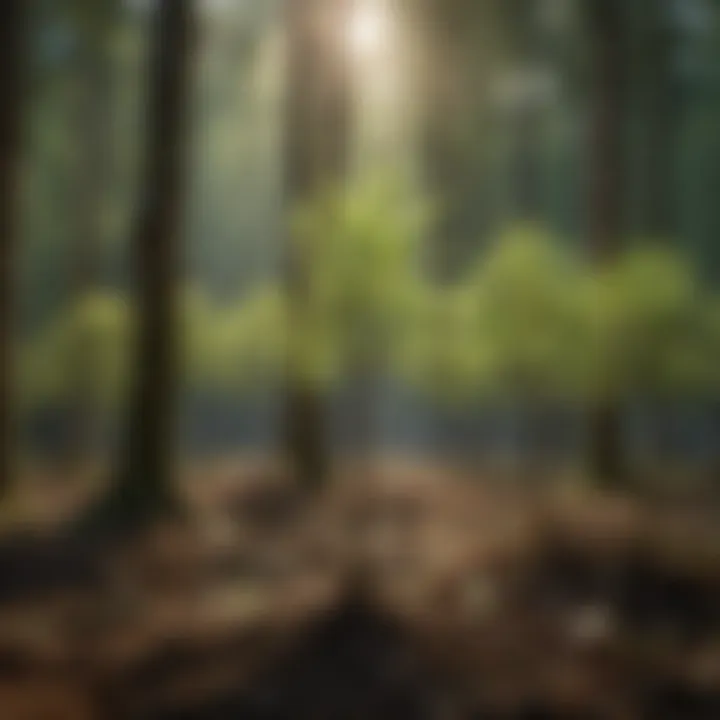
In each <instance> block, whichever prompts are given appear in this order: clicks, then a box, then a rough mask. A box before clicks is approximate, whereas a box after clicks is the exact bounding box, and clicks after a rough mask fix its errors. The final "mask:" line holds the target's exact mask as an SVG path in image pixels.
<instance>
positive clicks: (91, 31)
mask: <svg viewBox="0 0 720 720" xmlns="http://www.w3.org/2000/svg"><path fill="white" fill-rule="evenodd" d="M115 8H116V2H115V0H102V1H101V2H97V3H93V4H91V5H86V4H81V5H80V7H78V9H77V13H76V18H75V21H76V23H77V25H78V35H79V43H78V48H77V50H76V54H75V69H74V84H73V89H72V90H73V91H72V97H71V103H72V107H71V113H72V116H73V126H74V129H75V131H76V132H77V143H76V147H77V151H76V153H75V162H76V164H75V168H74V178H73V182H74V189H75V198H76V201H77V204H76V209H75V216H74V220H75V232H74V235H73V240H74V243H73V265H74V267H73V271H74V272H73V285H74V287H73V288H72V292H73V295H74V297H75V300H76V302H77V303H82V301H83V300H84V298H85V297H86V296H87V294H88V293H89V292H90V291H91V290H92V288H93V285H94V284H95V283H97V281H98V273H99V260H100V252H101V244H102V240H103V239H104V238H103V210H104V206H105V202H106V197H107V190H108V175H109V172H110V165H111V155H112V152H111V145H112V134H111V124H112V115H111V87H112V82H111V81H112V77H111V74H112V66H111V50H110V48H109V46H108V43H109V41H110V39H111V32H112V23H113V19H114V17H113V16H114V10H115ZM74 341H75V346H74V356H73V363H72V366H71V367H70V368H69V371H70V373H72V378H73V379H72V391H73V396H72V398H71V408H70V419H69V424H68V425H69V427H68V430H69V437H68V445H67V447H66V452H65V455H66V460H67V469H68V471H69V473H70V474H76V473H77V472H78V471H79V470H82V469H83V466H84V465H85V463H86V462H87V460H88V459H89V458H90V457H91V456H92V454H93V453H94V452H96V451H97V450H98V447H97V442H98V440H99V438H98V425H99V420H100V418H99V417H98V412H97V405H96V401H95V399H94V398H93V394H94V392H96V388H97V384H98V383H97V377H98V372H99V368H98V367H97V366H96V364H95V363H94V358H93V355H92V353H91V352H90V353H89V352H88V348H87V343H86V338H85V337H84V336H82V335H78V336H77V337H75V338H74Z"/></svg>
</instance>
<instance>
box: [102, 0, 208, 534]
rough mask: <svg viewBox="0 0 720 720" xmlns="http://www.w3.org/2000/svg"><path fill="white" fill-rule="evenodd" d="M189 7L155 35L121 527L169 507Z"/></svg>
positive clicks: (183, 2) (183, 5) (116, 503)
mask: <svg viewBox="0 0 720 720" xmlns="http://www.w3.org/2000/svg"><path fill="white" fill-rule="evenodd" d="M193 5H194V3H193V0H159V3H158V6H157V11H156V15H155V18H154V27H153V48H152V57H151V66H150V87H149V96H148V115H147V123H148V124H147V139H146V151H145V157H144V162H145V167H144V175H143V181H142V193H143V194H142V197H141V200H140V202H141V205H140V212H139V215H138V217H137V226H136V228H135V234H134V237H133V251H134V256H135V264H136V269H137V273H138V278H137V280H138V317H137V329H136V332H137V337H136V349H135V360H134V367H133V373H134V378H133V383H134V384H133V386H132V388H131V396H130V401H129V402H130V407H129V415H128V418H127V428H126V435H125V438H124V446H123V457H122V459H121V465H120V467H119V471H118V475H117V477H116V478H115V483H114V485H113V487H112V488H111V491H110V497H109V498H108V499H107V501H108V503H107V507H108V509H109V510H110V511H111V512H112V513H114V514H115V516H116V517H117V518H118V519H119V520H121V521H122V522H123V523H126V522H134V521H142V520H143V519H145V518H149V517H153V516H154V515H155V514H156V513H158V512H164V511H166V510H169V509H172V508H173V506H174V505H175V497H174V493H173V490H172V477H173V462H172V453H171V450H172V438H173V434H174V429H175V428H174V418H175V413H174V408H173V401H174V397H175V391H176V382H177V375H178V350H179V347H178V340H177V337H176V335H177V321H176V317H175V293H176V290H177V283H178V261H179V240H180V233H181V229H182V220H183V185H184V182H185V170H184V156H185V150H186V142H185V140H186V130H187V119H188V113H187V105H188V100H189V93H190V87H191V67H192V63H191V58H192V54H193V52H192V51H193V43H194V41H195V37H194V32H195V17H194V7H193Z"/></svg>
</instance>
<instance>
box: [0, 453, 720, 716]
mask: <svg viewBox="0 0 720 720" xmlns="http://www.w3.org/2000/svg"><path fill="white" fill-rule="evenodd" d="M201 475H202V478H197V477H196V478H191V479H188V481H187V482H185V483H184V485H183V487H184V490H185V494H186V497H187V500H188V505H189V507H190V509H191V512H190V514H189V517H187V518H186V520H185V521H184V522H183V523H182V524H177V525H173V524H167V525H157V526H156V527H154V528H152V529H151V530H149V531H148V532H146V533H145V534H143V535H142V536H137V537H135V538H134V539H133V540H132V541H125V542H123V543H122V544H119V545H115V546H112V547H105V546H100V545H96V544H93V543H87V542H86V543H84V544H82V545H80V544H78V543H77V542H73V541H71V540H68V539H67V536H66V535H65V534H64V533H63V527H64V526H65V523H66V521H67V518H68V517H69V516H71V515H72V514H73V513H74V512H75V511H76V510H77V506H78V505H79V504H81V503H82V501H83V498H84V497H85V496H86V495H87V494H88V492H89V488H90V485H88V486H87V488H86V490H87V492H86V491H85V490H82V489H81V490H78V489H75V490H73V491H69V490H68V489H67V488H65V489H63V488H58V487H57V486H56V485H53V484H46V485H43V484H42V483H41V481H38V483H39V485H38V486H37V487H34V488H33V489H32V492H31V493H30V491H28V492H29V493H30V495H31V496H32V497H33V498H34V499H35V500H34V503H35V504H33V503H32V502H27V503H25V504H22V503H18V504H16V508H18V507H20V506H21V505H22V507H23V512H22V513H21V512H20V511H17V512H16V515H15V520H14V522H5V523H4V529H3V531H2V533H1V534H0V718H2V720H230V719H232V718H243V719H248V720H253V719H257V720H291V719H292V720H295V719H298V720H305V719H307V720H353V719H357V720H371V719H372V720H375V719H380V720H384V719H387V720H391V719H392V720H402V719H403V718H407V719H408V720H413V719H416V718H417V719H418V720H425V719H427V720H471V719H473V718H498V719H501V718H507V719H511V718H512V719H516V718H518V719H519V718H528V719H529V718H558V719H565V720H568V719H570V718H576V719H578V720H580V719H592V718H597V719H598V720H604V719H606V718H607V719H608V720H615V719H617V720H624V719H628V720H630V719H632V720H635V719H644V718H647V719H648V720H666V719H667V720H670V719H675V718H677V719H682V720H696V719H706V718H707V719H710V718H713V719H717V718H720V523H718V522H717V518H718V517H720V510H718V508H716V507H710V506H709V504H708V503H706V502H703V503H700V502H697V501H696V502H694V503H692V502H687V503H679V502H659V501H654V502H651V501H650V500H648V499H647V498H644V499H642V500H641V499H640V498H639V496H637V495H636V496H630V495H626V496H623V495H610V494H607V493H600V492H596V491H591V490H589V489H575V490H569V489H567V488H566V489H564V490H563V489H558V488H557V487H554V488H553V487H550V486H547V485H546V486H543V488H540V487H535V488H534V489H530V488H528V487H524V488H520V487H517V486H511V485H504V484H502V483H497V482H495V483H490V482H482V483H481V482H477V481H473V479H472V478H467V477H460V476H459V475H458V474H454V473H451V472H449V471H448V470H447V469H445V468H430V467H427V466H425V467H415V466H413V465H411V464H409V463H400V462H398V463H394V464H388V465H387V467H383V468H381V469H378V470H376V471H374V472H372V473H363V474H362V475H360V473H359V472H358V473H352V472H345V473H344V474H343V476H342V477H339V478H338V479H337V481H336V482H335V483H334V484H333V486H332V488H331V489H330V490H329V491H328V492H326V493H325V494H324V495H322V496H320V497H318V498H316V499H314V500H313V501H312V502H308V501H305V500H303V499H302V498H301V497H300V496H299V495H298V494H297V493H296V492H295V491H294V490H293V488H292V487H291V485H290V484H289V483H288V482H286V480H285V479H283V477H282V476H281V474H280V473H279V472H277V471H274V470H272V469H271V468H267V467H262V465H251V464H249V463H231V464H227V465H225V466H220V465H219V466H218V467H217V468H214V469H212V471H209V470H207V469H206V470H204V471H201Z"/></svg>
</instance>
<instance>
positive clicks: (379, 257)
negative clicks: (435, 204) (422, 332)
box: [289, 179, 429, 382]
mask: <svg viewBox="0 0 720 720" xmlns="http://www.w3.org/2000/svg"><path fill="white" fill-rule="evenodd" d="M428 223H429V212H428V208H427V205H426V204H425V203H423V202H422V201H420V200H419V199H418V198H417V197H415V196H413V194H412V193H411V192H410V191H409V190H408V189H407V188H406V187H404V186H402V185H401V184H399V183H396V182H393V181H389V180H387V179H373V180H363V181H361V182H358V184H357V185H356V186H354V187H352V188H350V189H349V190H345V191H338V190H333V191H331V192H330V193H327V194H326V195H324V196H322V197H321V198H319V199H318V200H317V201H316V202H314V203H312V204H310V205H309V206H307V207H305V208H302V209H301V210H300V211H299V212H298V214H297V217H296V219H295V238H296V242H297V244H298V245H297V250H298V252H299V255H300V258H301V262H302V266H303V268H304V271H305V273H306V278H307V284H306V293H305V297H303V298H302V299H301V300H300V301H299V302H298V303H297V304H296V305H295V306H292V307H290V308H289V317H290V318H291V338H290V342H291V343H293V344H292V345H291V347H290V355H291V357H294V358H295V359H296V360H299V363H298V365H297V369H298V371H299V378H300V379H301V380H305V379H307V380H310V381H311V382H317V381H327V380H337V379H339V377H341V376H343V375H344V374H348V373H349V374H352V373H353V372H355V371H356V370H359V369H360V370H366V369H368V368H371V369H379V368H380V367H382V366H384V365H386V363H387V362H389V360H390V359H391V358H392V357H394V356H396V355H397V353H398V348H399V347H400V346H401V342H400V341H401V339H402V338H403V337H404V336H405V334H406V332H407V329H408V326H409V325H411V324H412V321H413V317H414V316H415V314H416V313H417V312H418V308H419V307H420V306H421V305H422V304H423V302H424V299H423V293H424V292H426V286H425V284H424V283H423V280H422V273H421V271H420V267H421V263H420V261H421V245H420V243H421V242H422V240H423V237H424V235H425V230H426V228H427V226H428Z"/></svg>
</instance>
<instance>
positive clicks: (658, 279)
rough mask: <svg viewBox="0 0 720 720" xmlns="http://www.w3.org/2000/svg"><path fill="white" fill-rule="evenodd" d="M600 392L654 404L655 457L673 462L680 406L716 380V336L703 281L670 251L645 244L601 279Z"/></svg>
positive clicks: (620, 399) (623, 400) (617, 398)
mask: <svg viewBox="0 0 720 720" xmlns="http://www.w3.org/2000/svg"><path fill="white" fill-rule="evenodd" d="M597 280H598V310H599V314H598V320H599V323H598V326H597V331H598V342H599V349H600V352H599V353H598V356H597V359H598V361H599V362H598V364H597V368H596V372H597V381H598V382H597V389H598V391H599V392H600V394H601V395H603V396H604V397H605V398H606V399H608V400H611V401H612V402H613V403H617V404H627V403H628V402H637V401H642V402H646V403H649V404H650V405H651V407H652V410H653V416H654V419H655V421H656V422H658V423H660V424H659V425H658V426H656V432H655V437H656V446H655V452H656V453H657V455H658V456H659V459H661V460H663V461H666V460H668V459H669V458H668V453H669V452H670V451H671V450H672V445H673V441H674V432H673V428H672V426H671V425H670V426H669V425H668V424H667V423H666V420H668V419H669V418H671V414H672V412H673V411H674V410H676V406H677V404H678V403H681V402H683V401H686V400H690V399H697V398H699V397H701V396H702V394H703V393H704V392H705V391H706V390H707V388H708V382H709V381H710V368H711V365H710V362H711V356H710V354H709V350H710V347H709V344H708V340H709V335H708V332H707V315H706V311H705V310H704V308H703V304H702V297H701V292H700V288H699V283H698V279H697V277H696V274H695V273H694V271H693V268H692V267H691V266H690V265H689V264H688V263H687V262H686V261H685V259H684V258H682V257H681V256H680V255H678V254H676V253H673V252H672V251H671V250H669V249H668V248H666V247H659V246H652V245H647V246H639V247H637V248H635V249H633V250H630V251H628V252H626V253H625V254H624V255H623V256H622V257H620V258H619V259H618V261H617V262H616V263H615V264H614V265H612V266H611V267H609V268H607V269H606V271H605V272H603V273H601V274H600V275H599V276H598V278H597Z"/></svg>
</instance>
